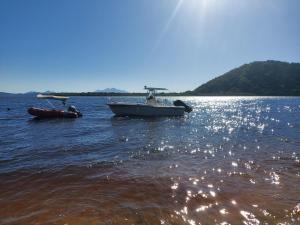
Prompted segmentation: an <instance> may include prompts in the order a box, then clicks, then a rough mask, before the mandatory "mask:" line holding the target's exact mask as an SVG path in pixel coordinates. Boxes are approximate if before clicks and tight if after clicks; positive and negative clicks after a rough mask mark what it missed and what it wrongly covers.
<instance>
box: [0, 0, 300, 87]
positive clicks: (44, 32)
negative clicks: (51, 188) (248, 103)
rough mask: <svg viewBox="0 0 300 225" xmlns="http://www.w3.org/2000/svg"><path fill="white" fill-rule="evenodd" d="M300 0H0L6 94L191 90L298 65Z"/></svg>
mask: <svg viewBox="0 0 300 225" xmlns="http://www.w3.org/2000/svg"><path fill="white" fill-rule="evenodd" d="M299 12H300V1H298V0H264V1H262V0H243V1H242V0H88V1H86V0H26V1H25V0H1V1H0V91H2V92H14V93H19V92H27V91H47V90H50V91H75V92H82V91H95V90H97V89H104V88H111V87H115V88H119V89H125V90H127V91H142V89H143V86H144V85H148V86H155V87H165V88H168V89H169V90H170V91H186V90H193V89H195V88H196V87H198V86H199V85H201V84H203V83H205V82H207V81H209V80H210V79H212V78H214V77H217V76H219V75H222V74H223V73H225V72H227V71H229V70H231V69H233V68H236V67H239V66H241V65H242V64H245V63H250V62H252V61H262V60H268V59H272V60H280V61H287V62H300V13H299Z"/></svg>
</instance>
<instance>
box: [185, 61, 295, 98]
mask: <svg viewBox="0 0 300 225" xmlns="http://www.w3.org/2000/svg"><path fill="white" fill-rule="evenodd" d="M189 94H192V95H267V96H276V95H278V96H293V95H294V96H300V63H287V62H280V61H273V60H268V61H259V62H258V61H257V62H252V63H249V64H245V65H242V66H240V67H239V68H236V69H233V70H231V71H229V72H227V73H225V74H223V75H222V76H219V77H217V78H215V79H212V80H210V81H208V82H207V83H205V84H203V85H201V86H200V87H198V88H196V89H195V90H194V91H192V92H189Z"/></svg>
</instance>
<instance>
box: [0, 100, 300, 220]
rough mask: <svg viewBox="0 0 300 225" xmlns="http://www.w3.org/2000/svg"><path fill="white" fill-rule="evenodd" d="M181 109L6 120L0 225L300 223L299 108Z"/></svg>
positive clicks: (274, 104) (235, 104) (260, 104)
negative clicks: (150, 115) (175, 113)
mask: <svg viewBox="0 0 300 225" xmlns="http://www.w3.org/2000/svg"><path fill="white" fill-rule="evenodd" d="M174 99H177V98H170V99H169V101H172V100H174ZM182 99H183V100H184V101H186V102H188V103H189V104H191V105H193V107H194V111H193V112H192V113H191V114H189V115H187V116H185V117H183V118H159V119H136V118H135V119H130V118H112V114H111V112H110V111H109V109H108V108H106V107H105V103H106V101H105V99H100V98H96V99H90V98H78V99H77V101H78V103H79V106H80V107H81V109H82V110H83V112H86V114H85V115H86V116H85V117H84V118H82V119H80V120H77V121H73V122H66V121H64V122H61V121H60V122H59V121H56V122H55V121H45V122H33V121H28V120H29V118H27V119H26V120H25V119H24V120H21V121H18V122H16V121H14V120H5V127H0V129H1V130H0V131H1V132H2V134H3V135H2V136H1V142H0V145H1V147H2V150H1V155H0V160H1V164H0V171H1V173H0V178H1V181H3V182H2V185H1V187H0V193H1V194H0V199H1V200H0V201H1V205H6V207H5V208H2V209H0V214H1V215H3V216H2V218H1V219H0V222H1V224H11V223H15V224H27V223H33V222H36V223H38V222H39V223H41V224H43V223H59V224H63V223H68V224H84V223H88V224H92V223H94V224H103V223H104V224H242V223H243V224H299V223H300V202H299V199H300V193H299V185H300V171H299V168H300V161H299V160H300V159H299V154H300V152H299V149H300V123H299V113H300V99H299V98H266V97H264V98H261V97H183V98H182ZM125 100H127V101H135V100H136V98H128V99H125ZM23 104H24V103H23ZM28 104H29V103H28ZM30 104H31V103H30ZM0 105H1V106H5V104H4V103H3V102H1V101H0ZM23 107H24V106H23ZM99 107H101V110H100V109H99ZM18 110H19V111H18ZM22 110H23V108H19V109H16V110H15V111H13V112H12V113H17V112H18V113H21V112H22ZM95 114H96V115H95ZM8 116H9V117H13V115H6V114H5V113H3V112H1V113H0V117H1V118H6V117H8ZM24 116H25V115H24ZM8 128H9V129H8ZM45 130H47V135H46V136H42V135H41V133H43V132H45ZM37 142H38V143H37ZM41 207H42V208H43V210H42V211H41V210H40V208H41Z"/></svg>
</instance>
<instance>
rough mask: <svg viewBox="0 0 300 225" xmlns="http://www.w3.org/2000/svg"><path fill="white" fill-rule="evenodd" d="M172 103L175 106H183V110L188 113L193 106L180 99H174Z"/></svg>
mask: <svg viewBox="0 0 300 225" xmlns="http://www.w3.org/2000/svg"><path fill="white" fill-rule="evenodd" d="M173 105H175V106H184V108H185V109H184V111H185V112H188V113H190V112H192V111H193V108H192V107H191V106H188V105H187V104H185V103H184V102H183V101H181V100H176V101H174V102H173Z"/></svg>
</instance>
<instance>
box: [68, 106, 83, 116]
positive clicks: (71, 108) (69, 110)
mask: <svg viewBox="0 0 300 225" xmlns="http://www.w3.org/2000/svg"><path fill="white" fill-rule="evenodd" d="M68 112H73V113H76V114H77V115H78V117H81V116H82V114H81V112H79V110H77V109H76V107H75V106H73V105H70V106H69V108H68Z"/></svg>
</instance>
